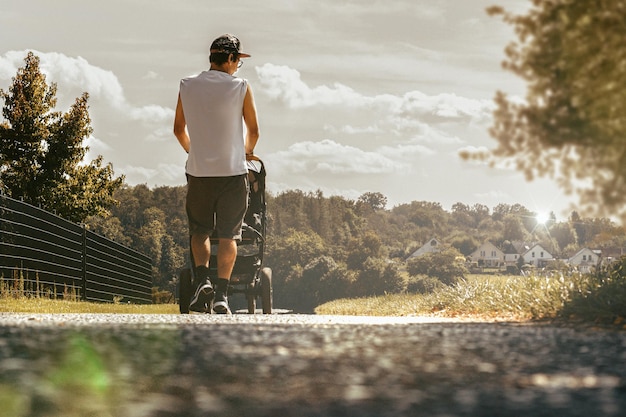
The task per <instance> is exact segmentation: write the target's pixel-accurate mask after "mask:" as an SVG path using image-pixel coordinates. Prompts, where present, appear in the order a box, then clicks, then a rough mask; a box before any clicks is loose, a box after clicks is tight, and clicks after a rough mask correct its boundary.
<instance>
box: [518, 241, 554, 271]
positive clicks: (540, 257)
mask: <svg viewBox="0 0 626 417" xmlns="http://www.w3.org/2000/svg"><path fill="white" fill-rule="evenodd" d="M522 258H524V264H528V265H533V266H536V267H538V268H541V267H544V266H545V265H546V263H547V262H548V261H549V260H552V259H554V257H553V256H552V254H551V253H550V252H548V251H547V250H545V249H544V248H543V246H541V245H540V244H538V243H535V244H534V245H532V246H531V247H530V248H529V249H528V250H527V251H526V252H524V253H523V254H522Z"/></svg>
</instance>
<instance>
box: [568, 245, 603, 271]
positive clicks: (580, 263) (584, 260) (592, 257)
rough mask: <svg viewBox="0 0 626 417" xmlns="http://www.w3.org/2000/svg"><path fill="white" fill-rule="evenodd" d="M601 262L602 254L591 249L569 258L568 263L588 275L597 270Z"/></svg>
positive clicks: (583, 250) (582, 250) (585, 249)
mask: <svg viewBox="0 0 626 417" xmlns="http://www.w3.org/2000/svg"><path fill="white" fill-rule="evenodd" d="M599 261H600V253H598V252H594V251H592V250H591V249H589V248H583V249H581V250H579V251H578V252H576V254H575V255H574V256H572V257H571V258H569V259H568V260H567V263H568V264H570V265H572V266H575V267H576V268H578V270H579V271H580V272H582V273H585V274H588V273H590V272H593V271H594V270H595V267H596V265H598V262H599Z"/></svg>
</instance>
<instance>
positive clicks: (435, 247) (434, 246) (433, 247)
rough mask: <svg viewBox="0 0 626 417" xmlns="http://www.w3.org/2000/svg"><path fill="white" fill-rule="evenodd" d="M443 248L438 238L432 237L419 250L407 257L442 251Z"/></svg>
mask: <svg viewBox="0 0 626 417" xmlns="http://www.w3.org/2000/svg"><path fill="white" fill-rule="evenodd" d="M441 250H442V246H441V243H440V242H439V241H438V240H437V239H435V238H432V239H430V240H429V241H428V242H426V243H425V244H423V245H422V246H421V247H420V248H419V249H418V250H416V251H415V252H413V253H412V254H411V255H410V256H409V257H408V258H407V259H411V258H417V257H418V256H422V255H425V254H427V253H433V252H440V251H441Z"/></svg>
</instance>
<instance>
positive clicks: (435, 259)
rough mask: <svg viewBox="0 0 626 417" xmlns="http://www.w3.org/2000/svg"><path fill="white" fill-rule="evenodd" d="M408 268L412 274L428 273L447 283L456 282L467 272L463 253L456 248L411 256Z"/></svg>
mask: <svg viewBox="0 0 626 417" xmlns="http://www.w3.org/2000/svg"><path fill="white" fill-rule="evenodd" d="M406 270H407V272H408V273H409V274H410V275H411V276H419V275H426V276H429V277H433V278H437V279H439V280H440V281H441V282H443V283H444V284H446V285H453V284H455V283H456V282H457V281H458V280H459V279H461V278H463V277H464V276H465V274H467V268H465V265H464V261H463V255H462V254H461V253H460V252H459V251H458V250H456V249H454V248H447V249H444V250H442V251H441V252H431V253H426V254H424V255H421V256H418V257H415V258H411V259H409V260H408V261H407V266H406Z"/></svg>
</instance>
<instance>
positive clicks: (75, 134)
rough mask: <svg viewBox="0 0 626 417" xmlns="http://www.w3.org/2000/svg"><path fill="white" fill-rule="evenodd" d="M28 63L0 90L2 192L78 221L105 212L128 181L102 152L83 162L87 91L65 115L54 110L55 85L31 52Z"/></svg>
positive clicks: (87, 131) (87, 120) (87, 122)
mask: <svg viewBox="0 0 626 417" xmlns="http://www.w3.org/2000/svg"><path fill="white" fill-rule="evenodd" d="M24 61H25V66H24V67H23V68H20V69H19V70H18V72H17V75H16V76H15V77H14V78H13V84H12V85H11V86H10V87H9V91H8V92H6V91H3V90H0V97H1V98H2V99H3V100H4V107H3V109H2V114H3V117H4V120H3V122H2V124H0V190H2V191H3V192H5V193H6V194H7V195H9V196H10V197H13V198H23V199H24V201H26V202H28V203H31V204H33V205H39V206H41V207H43V208H45V209H47V210H48V211H53V212H56V213H57V214H59V215H60V216H62V217H64V218H66V219H68V220H71V221H75V222H82V221H84V220H85V219H86V218H87V217H89V216H93V215H104V214H106V213H107V211H108V209H109V208H110V207H111V206H113V205H114V204H115V203H116V201H115V199H114V198H113V193H114V192H115V190H117V189H118V188H120V187H121V186H122V184H123V181H124V179H123V177H118V178H115V177H114V173H113V168H112V167H111V165H110V164H109V165H106V166H103V165H102V157H101V156H99V157H98V158H96V159H95V160H93V161H91V162H90V163H89V164H86V165H82V164H81V163H82V161H83V158H84V156H85V154H86V152H87V150H88V148H87V147H86V146H83V140H84V139H85V138H87V137H88V136H89V135H90V134H91V133H92V128H91V126H90V123H91V120H90V118H89V112H88V105H87V102H88V95H87V93H84V94H83V95H82V96H81V97H79V98H77V99H76V101H75V102H74V104H73V105H72V106H71V107H70V109H69V110H68V111H67V113H61V112H55V111H53V109H54V107H55V105H56V91H57V87H56V84H51V85H50V86H48V84H47V83H46V77H45V76H44V75H43V74H42V73H41V71H40V69H39V58H38V57H37V56H35V55H34V54H33V53H32V52H29V53H28V55H27V56H26V58H25V60H24Z"/></svg>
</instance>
